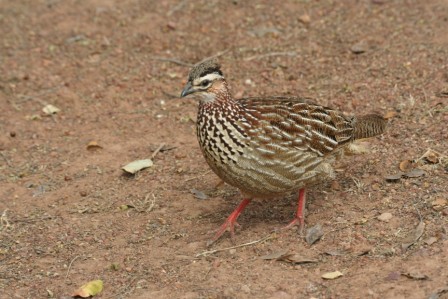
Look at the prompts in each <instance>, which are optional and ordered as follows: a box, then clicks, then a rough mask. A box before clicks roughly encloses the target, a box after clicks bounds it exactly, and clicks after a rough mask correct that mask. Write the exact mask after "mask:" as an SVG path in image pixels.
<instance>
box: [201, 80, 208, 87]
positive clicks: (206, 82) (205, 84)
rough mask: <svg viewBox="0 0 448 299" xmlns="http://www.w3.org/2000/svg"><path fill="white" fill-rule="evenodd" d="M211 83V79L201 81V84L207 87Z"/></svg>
mask: <svg viewBox="0 0 448 299" xmlns="http://www.w3.org/2000/svg"><path fill="white" fill-rule="evenodd" d="M209 84H210V81H209V80H204V81H202V82H201V86H202V87H206V86H207V85H209Z"/></svg>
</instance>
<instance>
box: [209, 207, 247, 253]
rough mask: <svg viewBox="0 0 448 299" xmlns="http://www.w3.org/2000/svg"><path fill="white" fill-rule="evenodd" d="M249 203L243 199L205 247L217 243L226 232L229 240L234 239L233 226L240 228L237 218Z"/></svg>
mask: <svg viewBox="0 0 448 299" xmlns="http://www.w3.org/2000/svg"><path fill="white" fill-rule="evenodd" d="M249 203H250V199H244V200H243V201H242V202H241V203H240V204H239V205H238V207H237V208H236V209H235V210H234V211H233V212H232V214H230V215H229V217H227V219H226V221H225V222H224V223H223V224H222V225H221V227H220V228H219V229H218V231H217V232H216V234H215V236H214V237H213V239H211V240H210V241H209V242H207V246H210V245H212V244H213V243H215V242H216V241H218V239H219V238H221V236H222V235H223V234H224V233H225V232H226V231H227V230H229V231H230V238H231V239H232V241H233V239H234V236H235V226H240V225H239V224H238V222H236V220H237V219H238V216H239V215H240V214H241V212H242V211H243V210H244V208H245V207H246V206H247V205H248V204H249Z"/></svg>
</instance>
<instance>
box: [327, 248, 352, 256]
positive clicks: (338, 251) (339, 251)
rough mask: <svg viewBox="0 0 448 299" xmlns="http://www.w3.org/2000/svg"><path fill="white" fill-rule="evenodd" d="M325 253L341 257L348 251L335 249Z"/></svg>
mask: <svg viewBox="0 0 448 299" xmlns="http://www.w3.org/2000/svg"><path fill="white" fill-rule="evenodd" d="M324 253H325V254H327V255H331V256H341V255H346V254H347V251H346V250H339V249H335V250H327V251H325V252H324Z"/></svg>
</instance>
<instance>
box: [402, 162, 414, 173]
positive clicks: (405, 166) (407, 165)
mask: <svg viewBox="0 0 448 299" xmlns="http://www.w3.org/2000/svg"><path fill="white" fill-rule="evenodd" d="M414 167H415V163H414V162H413V161H411V160H403V161H401V162H400V170H401V171H410V170H411V169H413V168H414Z"/></svg>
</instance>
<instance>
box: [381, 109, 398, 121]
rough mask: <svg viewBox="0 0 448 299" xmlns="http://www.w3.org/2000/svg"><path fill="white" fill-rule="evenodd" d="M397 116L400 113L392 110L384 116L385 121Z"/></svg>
mask: <svg viewBox="0 0 448 299" xmlns="http://www.w3.org/2000/svg"><path fill="white" fill-rule="evenodd" d="M397 114H398V113H397V112H396V111H393V110H390V111H387V112H386V114H384V116H383V117H384V118H385V119H391V118H393V117H395V116H396V115H397Z"/></svg>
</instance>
